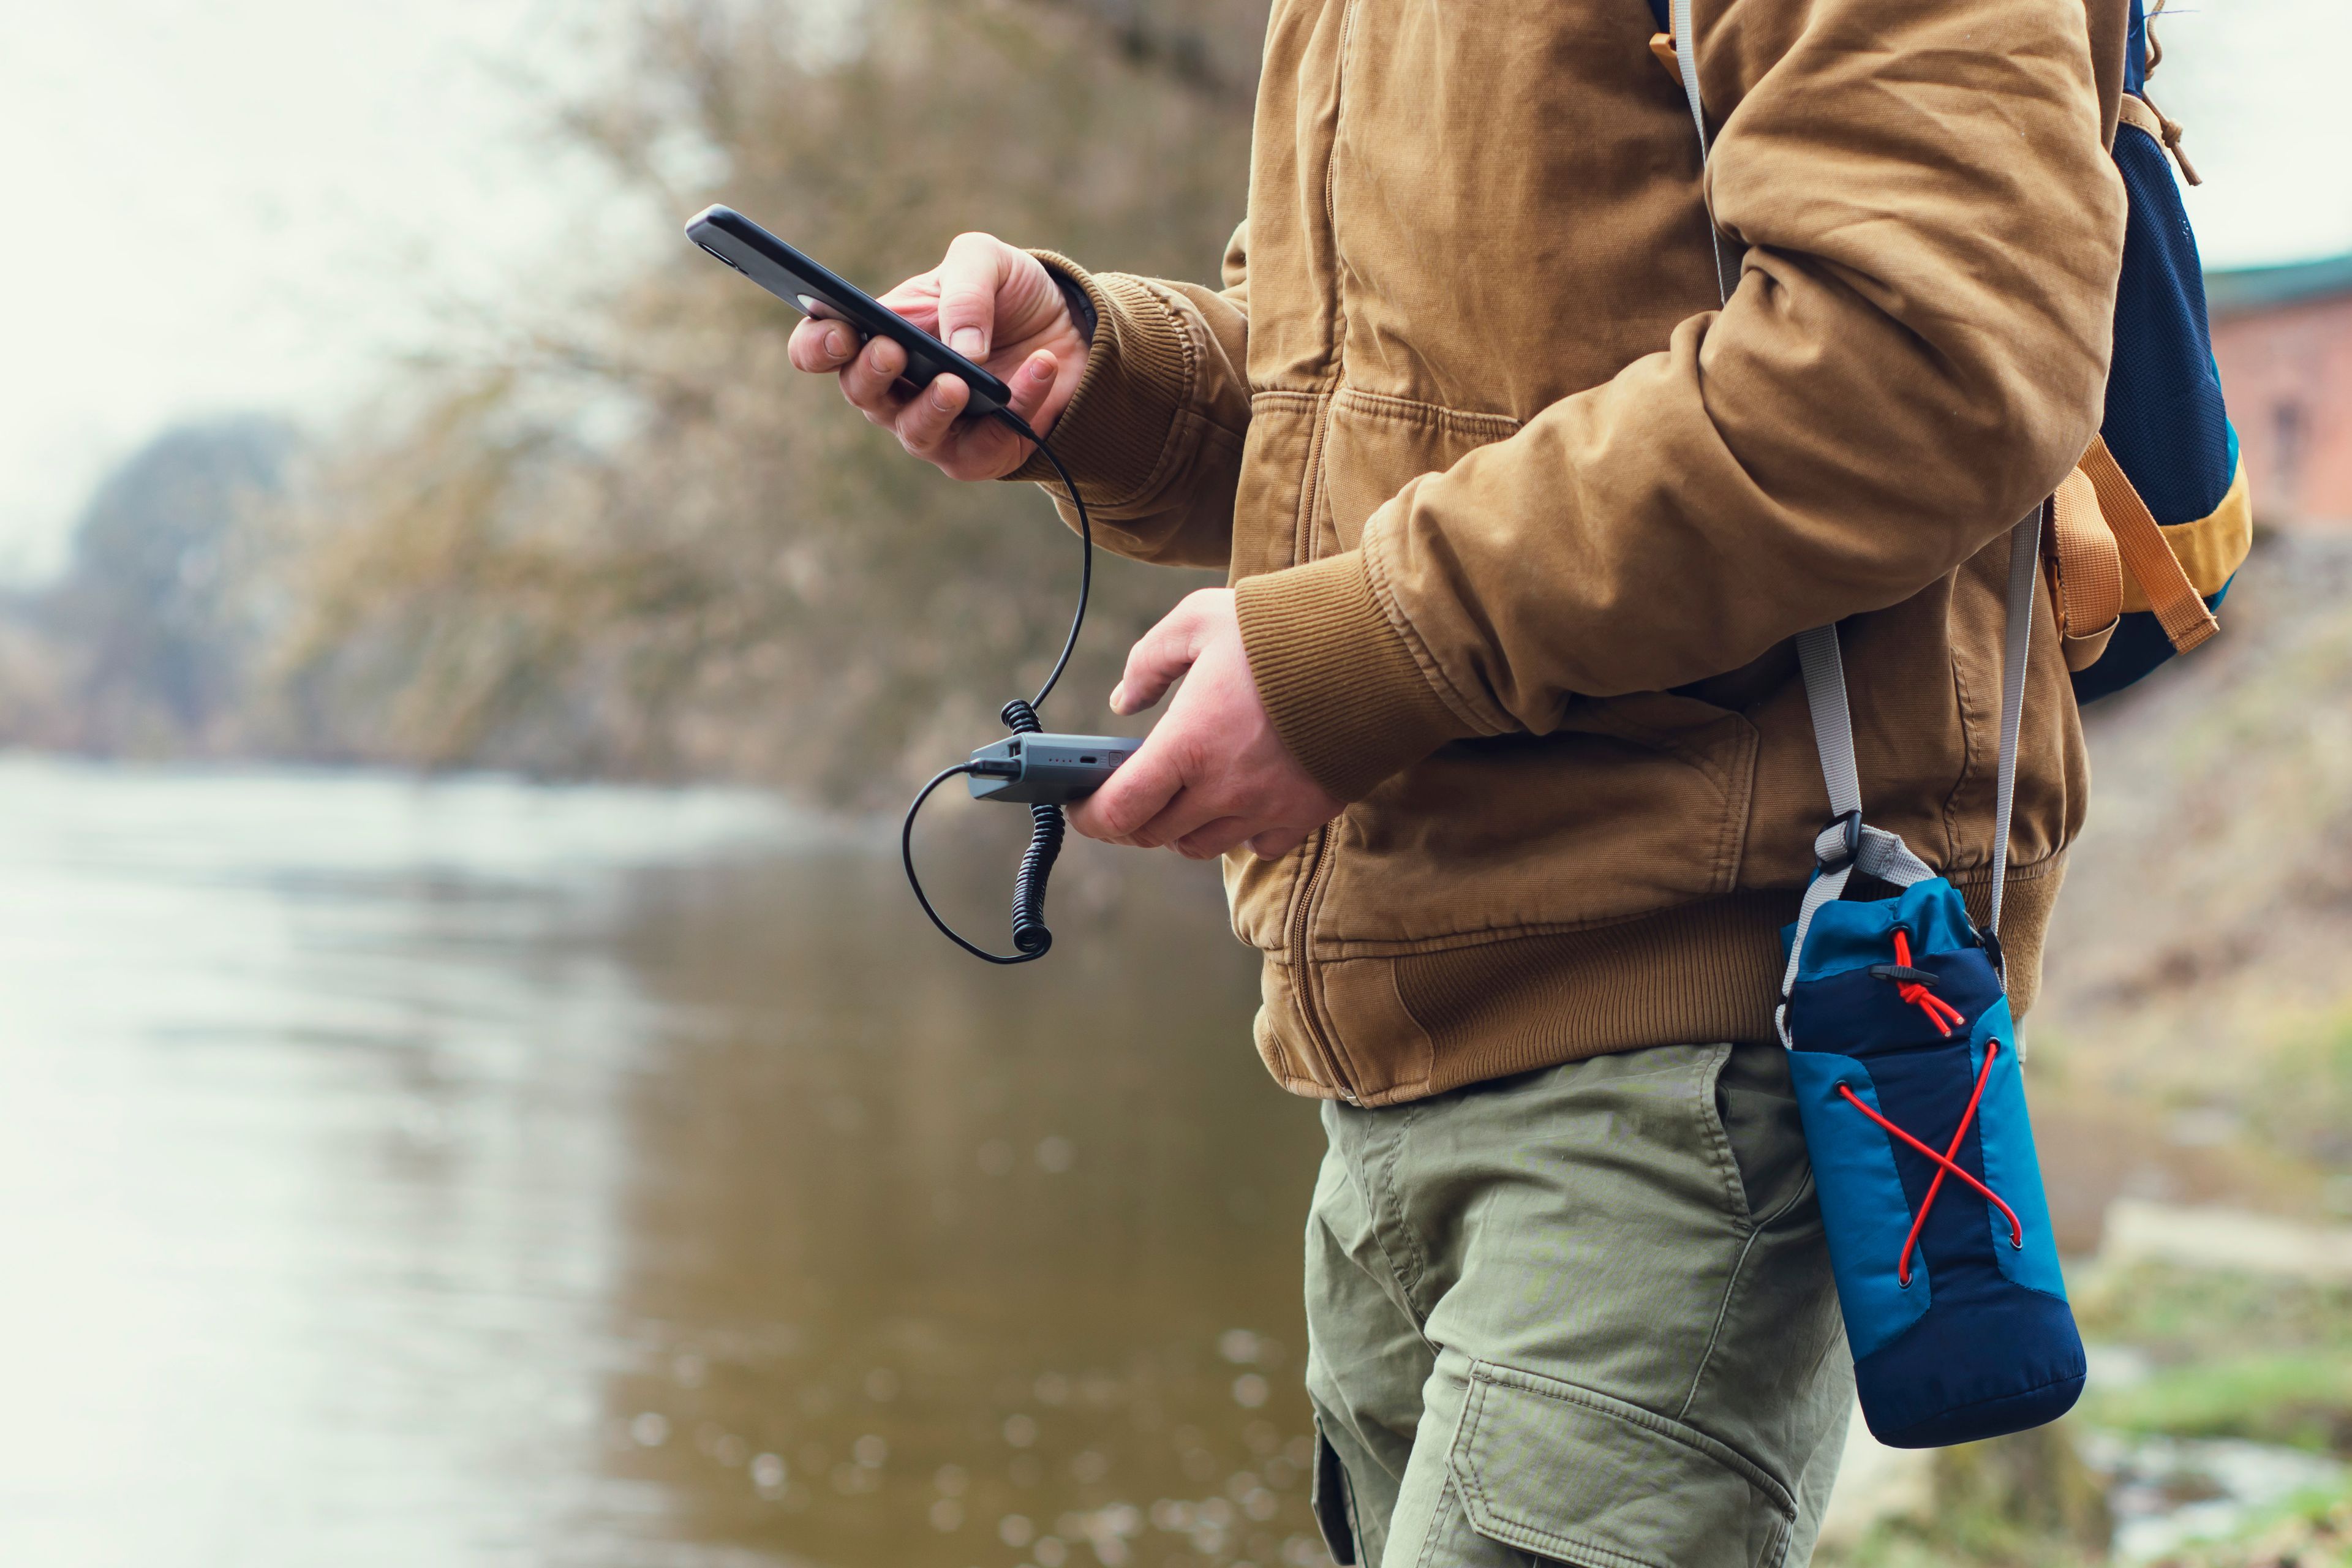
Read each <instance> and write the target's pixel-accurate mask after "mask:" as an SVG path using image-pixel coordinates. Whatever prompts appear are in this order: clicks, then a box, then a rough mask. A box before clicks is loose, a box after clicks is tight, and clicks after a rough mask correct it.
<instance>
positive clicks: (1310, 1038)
mask: <svg viewBox="0 0 2352 1568" xmlns="http://www.w3.org/2000/svg"><path fill="white" fill-rule="evenodd" d="M1355 28H1356V0H1345V9H1344V10H1343V11H1342V12H1341V13H1340V16H1339V59H1338V62H1337V63H1336V65H1335V66H1334V67H1333V71H1334V75H1335V78H1336V86H1335V89H1334V91H1335V92H1336V94H1337V98H1336V100H1335V101H1334V102H1333V104H1332V107H1331V150H1330V152H1329V153H1328V154H1326V155H1325V157H1324V160H1323V222H1324V224H1325V226H1327V227H1328V230H1329V231H1330V235H1331V262H1332V265H1333V267H1334V268H1337V267H1338V266H1339V195H1338V185H1339V173H1338V171H1339V116H1340V115H1341V113H1342V112H1343V111H1344V110H1345V108H1346V103H1347V92H1348V41H1349V37H1350V36H1351V35H1352V34H1353V33H1354V32H1355ZM1332 288H1333V289H1334V291H1335V300H1334V312H1333V314H1334V325H1333V331H1334V333H1335V337H1334V341H1333V345H1332V347H1333V352H1334V353H1335V355H1336V353H1337V352H1338V347H1339V345H1338V341H1337V337H1336V333H1337V331H1338V325H1337V314H1338V312H1337V300H1336V291H1337V289H1338V288H1339V279H1338V278H1337V276H1336V275H1335V276H1334V277H1333V279H1332ZM1329 417H1330V405H1329V404H1328V402H1327V403H1326V404H1325V405H1324V407H1323V412H1322V418H1323V419H1326V420H1328V418H1329ZM1321 434H1322V432H1321V430H1320V429H1319V428H1318V431H1317V436H1318V439H1317V440H1316V441H1315V442H1314V443H1313V447H1312V450H1313V458H1312V460H1313V463H1314V466H1315V468H1317V470H1318V472H1317V473H1316V474H1315V475H1311V476H1310V479H1315V478H1319V470H1320V468H1321V465H1322V461H1323V452H1322V445H1323V444H1322V441H1321V439H1320V437H1321ZM1315 488H1316V489H1319V488H1320V487H1319V485H1318V486H1316V487H1315ZM1306 499H1307V506H1306V508H1305V509H1304V510H1303V513H1302V521H1303V526H1304V529H1305V533H1304V537H1302V538H1301V539H1300V540H1299V541H1298V544H1297V549H1296V550H1295V551H1294V552H1293V553H1294V554H1295V555H1296V557H1297V559H1298V560H1300V561H1302V562H1303V561H1307V560H1310V559H1312V558H1313V556H1314V553H1315V510H1314V501H1315V499H1316V498H1315V497H1314V494H1313V491H1312V490H1311V489H1310V491H1309V493H1308V495H1307V498H1306ZM1330 859H1331V825H1330V824H1329V823H1328V822H1327V823H1325V824H1324V825H1323V826H1320V827H1318V828H1317V829H1316V830H1315V839H1314V848H1313V849H1312V851H1310V852H1309V854H1308V856H1307V868H1306V870H1305V871H1303V872H1302V873H1300V875H1299V879H1298V888H1297V893H1296V895H1295V898H1296V902H1294V903H1293V904H1292V906H1291V911H1290V931H1289V933H1288V934H1289V942H1288V946H1289V949H1290V973H1291V977H1292V987H1293V989H1294V990H1295V991H1296V992H1297V996H1298V1017H1299V1021H1300V1022H1301V1023H1303V1024H1305V1025H1306V1026H1307V1043H1308V1044H1309V1045H1310V1046H1312V1047H1314V1050H1315V1054H1316V1056H1317V1057H1318V1058H1320V1065H1321V1067H1322V1069H1323V1073H1324V1076H1325V1078H1326V1079H1328V1082H1329V1083H1330V1085H1331V1087H1332V1088H1333V1089H1338V1090H1339V1098H1340V1099H1341V1100H1346V1101H1347V1102H1348V1103H1349V1105H1360V1104H1362V1103H1363V1101H1362V1100H1360V1099H1359V1098H1358V1096H1357V1093H1356V1086H1355V1085H1354V1084H1353V1083H1351V1082H1350V1081H1349V1079H1348V1074H1347V1072H1346V1071H1345V1069H1343V1068H1341V1067H1340V1066H1339V1047H1337V1046H1336V1045H1334V1044H1333V1042H1332V1040H1331V1037H1330V1036H1329V1035H1328V1034H1327V1033H1325V1031H1324V1028H1323V1018H1322V1013H1321V1009H1320V1008H1319V1007H1318V1005H1317V1004H1316V1000H1315V972H1314V969H1313V968H1312V966H1311V965H1310V964H1309V963H1308V961H1307V931H1308V930H1309V928H1310V927H1311V926H1312V924H1313V922H1314V919H1315V895H1316V892H1317V889H1318V884H1319V883H1320V882H1321V881H1322V878H1323V868H1324V867H1325V866H1326V865H1328V863H1329V862H1330Z"/></svg>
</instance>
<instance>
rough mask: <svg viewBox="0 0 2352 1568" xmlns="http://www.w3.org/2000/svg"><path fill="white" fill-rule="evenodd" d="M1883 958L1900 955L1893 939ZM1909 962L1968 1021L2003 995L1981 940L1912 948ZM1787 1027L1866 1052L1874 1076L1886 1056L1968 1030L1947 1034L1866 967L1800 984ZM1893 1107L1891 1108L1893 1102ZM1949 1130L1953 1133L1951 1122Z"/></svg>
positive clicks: (1804, 1040)
mask: <svg viewBox="0 0 2352 1568" xmlns="http://www.w3.org/2000/svg"><path fill="white" fill-rule="evenodd" d="M1886 962H1887V963H1894V962H1895V953H1894V950H1893V944H1892V943H1890V944H1889V945H1888V951H1887V953H1886ZM1911 962H1912V963H1914V964H1916V966H1918V967H1919V968H1921V969H1924V970H1926V971H1927V973H1930V974H1933V975H1934V976H1936V984H1935V985H1934V986H1933V987H1932V988H1931V989H1933V990H1934V991H1935V993H1936V994H1937V995H1938V996H1940V997H1942V998H1943V999H1944V1000H1945V1001H1947V1002H1949V1003H1950V1004H1951V1005H1953V1006H1955V1007H1958V1009H1959V1010H1960V1016H1962V1017H1963V1018H1965V1019H1967V1020H1968V1022H1969V1023H1970V1024H1974V1023H1975V1022H1976V1021H1977V1019H1978V1018H1979V1017H1980V1016H1983V1014H1984V1010H1985V1009H1986V1008H1988V1007H1990V1006H1991V1005H1993V1003H1995V1002H1996V1001H1998V1000H2000V980H1999V979H1998V978H1997V977H1996V976H1995V975H1994V974H1993V972H1992V963H1991V962H1990V960H1989V959H1988V958H1987V957H1986V956H1985V953H1984V950H1983V949H1981V948H1970V949H1968V950H1966V951H1964V952H1927V953H1915V954H1913V955H1912V960H1911ZM1789 1032H1790V1034H1791V1035H1793V1036H1794V1037H1796V1039H1797V1043H1798V1044H1799V1045H1800V1046H1801V1047H1803V1048H1804V1049H1806V1050H1809V1051H1835V1052H1838V1053H1839V1054H1841V1055H1843V1056H1849V1057H1862V1058H1865V1059H1867V1060H1868V1061H1869V1062H1870V1064H1871V1069H1870V1070H1871V1076H1872V1078H1874V1079H1879V1078H1881V1074H1880V1071H1879V1068H1878V1062H1879V1059H1880V1058H1883V1057H1893V1056H1901V1055H1904V1054H1906V1053H1908V1052H1911V1051H1918V1050H1931V1049H1935V1048H1937V1047H1943V1046H1947V1045H1955V1044H1957V1045H1958V1046H1959V1047H1960V1048H1961V1049H1963V1050H1965V1049H1966V1041H1967V1039H1968V1031H1967V1029H1966V1028H1962V1029H1960V1030H1958V1032H1956V1033H1955V1034H1954V1035H1953V1036H1952V1037H1951V1039H1949V1040H1947V1039H1946V1038H1945V1037H1943V1036H1942V1035H1940V1034H1938V1033H1937V1030H1936V1026H1935V1025H1934V1024H1932V1023H1929V1022H1928V1021H1927V1012H1926V1011H1925V1010H1924V1009H1922V1008H1920V1007H1918V1006H1916V1005H1913V1004H1911V1003H1909V1002H1906V1001H1905V1000H1903V996H1902V994H1901V993H1900V992H1898V991H1896V990H1895V983H1894V982H1893V981H1891V980H1880V979H1876V978H1874V976H1873V975H1872V974H1871V973H1870V972H1869V971H1868V970H1866V969H1854V970H1849V971H1847V972H1846V973H1843V974H1831V975H1824V976H1823V977H1822V978H1821V979H1819V980H1808V981H1805V982H1804V983H1803V984H1800V985H1799V986H1798V987H1797V990H1796V994H1794V995H1792V996H1790V998H1789ZM1888 1114H1889V1115H1893V1114H1894V1113H1893V1111H1892V1110H1889V1112H1888ZM1895 1120H1897V1121H1901V1120H1902V1119H1901V1118H1900V1117H1896V1118H1895ZM1905 1125H1906V1126H1907V1125H1909V1124H1908V1123H1907V1122H1906V1123H1905ZM1944 1134H1945V1136H1946V1137H1949V1136H1950V1135H1951V1128H1950V1127H1949V1126H1946V1128H1945V1129H1944ZM1923 1136H1924V1134H1923Z"/></svg>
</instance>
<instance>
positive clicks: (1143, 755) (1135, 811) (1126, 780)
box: [1069, 731, 1184, 844]
mask: <svg viewBox="0 0 2352 1568" xmlns="http://www.w3.org/2000/svg"><path fill="white" fill-rule="evenodd" d="M1183 787H1184V772H1183V769H1182V767H1181V765H1180V764H1179V762H1178V758H1177V755H1176V748H1175V747H1174V746H1173V745H1171V744H1169V743H1167V742H1163V741H1161V740H1160V734H1159V731H1153V732H1152V733H1151V734H1150V735H1149V736H1147V737H1145V739H1144V742H1143V745H1142V747H1141V748H1140V749H1139V750H1138V751H1137V752H1136V753H1135V755H1133V756H1131V757H1129V758H1128V759H1127V761H1126V762H1124V763H1120V764H1119V767H1118V772H1116V773H1112V774H1111V775H1110V778H1109V779H1108V781H1106V782H1105V784H1103V786H1102V788H1100V789H1098V790H1097V791H1095V793H1094V794H1092V795H1088V796H1087V798H1086V799H1084V800H1082V801H1080V802H1078V804H1077V805H1074V806H1072V807H1071V808H1070V814H1069V816H1070V826H1072V827H1075V828H1076V829H1077V830H1078V831H1079V832H1080V833H1083V834H1085V835H1086V836H1087V837H1088V838H1099V839H1101V840H1103V841H1104V842H1106V843H1109V844H1124V843H1129V842H1131V841H1132V837H1131V836H1132V835H1133V834H1134V832H1135V830H1136V829H1137V828H1139V827H1141V826H1143V825H1144V824H1145V823H1147V822H1150V820H1151V819H1152V818H1153V817H1155V816H1159V815H1160V813H1161V812H1162V811H1164V810H1166V809H1167V807H1168V803H1169V802H1170V801H1171V800H1173V799H1174V798H1175V797H1176V792H1177V791H1178V790H1180V789H1182V788H1183Z"/></svg>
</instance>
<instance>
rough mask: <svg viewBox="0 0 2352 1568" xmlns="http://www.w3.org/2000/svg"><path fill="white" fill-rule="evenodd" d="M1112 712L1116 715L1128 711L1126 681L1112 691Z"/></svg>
mask: <svg viewBox="0 0 2352 1568" xmlns="http://www.w3.org/2000/svg"><path fill="white" fill-rule="evenodd" d="M1110 710H1111V711H1112V712H1114V713H1124V712H1126V711H1127V682H1126V681H1124V680H1122V681H1120V682H1119V683H1118V685H1117V686H1114V687H1112V688H1111V689H1110Z"/></svg>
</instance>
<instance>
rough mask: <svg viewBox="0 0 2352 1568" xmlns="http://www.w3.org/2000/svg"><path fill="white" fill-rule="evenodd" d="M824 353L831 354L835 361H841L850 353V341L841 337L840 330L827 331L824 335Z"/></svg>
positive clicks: (831, 329)
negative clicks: (840, 359)
mask: <svg viewBox="0 0 2352 1568" xmlns="http://www.w3.org/2000/svg"><path fill="white" fill-rule="evenodd" d="M824 352H825V353H829V354H831V355H832V356H833V357H834V358H835V359H839V358H840V357H841V356H842V355H844V354H845V353H848V352H849V340H848V339H846V338H845V337H843V336H842V335H841V330H840V329H839V328H837V327H835V328H830V329H828V330H827V331H826V332H825V334H824Z"/></svg>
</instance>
